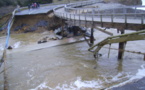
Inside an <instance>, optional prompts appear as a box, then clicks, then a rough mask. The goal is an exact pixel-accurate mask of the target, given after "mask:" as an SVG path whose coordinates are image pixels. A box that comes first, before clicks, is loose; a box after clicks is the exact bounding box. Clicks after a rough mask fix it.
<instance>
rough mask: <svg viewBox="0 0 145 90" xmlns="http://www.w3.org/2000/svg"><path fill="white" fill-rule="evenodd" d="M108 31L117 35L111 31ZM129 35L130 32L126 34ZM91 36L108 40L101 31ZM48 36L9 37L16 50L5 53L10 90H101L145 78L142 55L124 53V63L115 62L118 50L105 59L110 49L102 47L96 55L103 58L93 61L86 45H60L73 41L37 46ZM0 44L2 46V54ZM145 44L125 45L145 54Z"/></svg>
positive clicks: (0, 80) (98, 39)
mask: <svg viewBox="0 0 145 90" xmlns="http://www.w3.org/2000/svg"><path fill="white" fill-rule="evenodd" d="M108 31H110V32H113V33H114V34H115V35H116V34H117V31H116V30H114V29H113V30H112V29H110V30H108ZM129 32H132V31H127V33H129ZM94 33H95V39H96V41H95V43H97V42H99V41H101V40H103V39H104V38H106V37H108V35H106V34H104V33H102V32H100V31H95V32H94ZM48 34H49V33H47V32H45V33H41V34H38V33H37V34H34V33H33V34H32V33H29V34H19V35H12V36H11V45H12V46H13V47H15V49H13V50H12V51H8V52H7V53H8V54H7V63H6V67H7V68H9V67H10V68H9V69H8V70H7V75H8V83H9V89H10V90H100V89H109V88H110V87H113V86H115V85H120V84H122V83H124V82H131V81H132V80H134V79H139V78H142V77H143V76H145V75H144V74H143V73H144V72H145V62H144V60H143V57H144V56H143V55H139V54H133V53H128V52H125V55H124V60H123V61H118V60H117V53H118V51H116V50H111V52H110V56H109V58H108V51H109V50H108V49H107V48H102V49H101V51H100V52H99V53H101V54H102V56H101V57H99V59H98V61H96V60H95V59H94V57H93V54H92V53H91V52H89V51H88V48H89V46H88V45H87V43H86V42H80V43H74V44H68V45H59V44H62V42H63V43H67V42H69V41H71V40H76V39H74V38H68V39H63V40H57V41H49V42H47V43H45V44H37V41H38V40H39V39H40V38H41V37H42V36H46V35H48ZM3 38H4V37H3ZM3 38H0V41H1V42H4V39H3ZM3 44H4V43H1V50H0V51H1V52H2V47H3ZM144 44H145V42H144V40H140V41H133V42H128V43H127V46H126V50H131V51H140V52H145V51H144V50H145V47H144ZM49 45H50V47H49ZM56 45H59V46H56ZM51 46H53V47H51ZM34 47H38V48H37V49H36V48H34ZM43 47H44V48H43ZM46 47H47V48H46ZM104 47H109V45H106V46H104ZM111 47H112V48H118V44H112V46H111ZM0 69H2V68H0ZM2 89H3V74H0V90H2Z"/></svg>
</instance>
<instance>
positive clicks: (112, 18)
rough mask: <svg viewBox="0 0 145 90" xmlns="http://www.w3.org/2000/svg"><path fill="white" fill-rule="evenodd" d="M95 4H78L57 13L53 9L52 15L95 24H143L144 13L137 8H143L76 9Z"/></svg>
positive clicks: (144, 20) (67, 6)
mask: <svg viewBox="0 0 145 90" xmlns="http://www.w3.org/2000/svg"><path fill="white" fill-rule="evenodd" d="M94 3H97V2H96V1H94V2H90V1H89V2H88V1H85V2H79V3H72V4H68V5H66V6H64V10H65V12H59V11H57V9H58V8H57V9H54V14H55V15H56V16H58V17H60V18H63V19H69V20H82V21H93V22H94V21H97V22H101V23H103V22H111V23H116V22H117V23H125V24H127V23H135V24H145V11H143V10H139V9H138V8H145V6H122V7H119V8H112V9H107V10H100V9H99V8H77V7H81V6H84V5H90V4H94ZM134 20H136V21H134Z"/></svg>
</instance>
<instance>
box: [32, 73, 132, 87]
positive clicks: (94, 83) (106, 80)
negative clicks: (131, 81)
mask: <svg viewBox="0 0 145 90" xmlns="http://www.w3.org/2000/svg"><path fill="white" fill-rule="evenodd" d="M101 77H102V78H103V79H97V80H90V81H86V80H82V78H81V77H77V78H76V80H75V81H74V82H71V83H64V84H58V85H57V86H56V87H54V88H52V87H50V86H47V84H46V82H43V83H42V84H40V85H38V86H37V87H36V88H35V89H30V90H43V89H49V90H82V89H103V88H105V87H106V86H105V84H110V83H114V82H119V81H120V80H122V79H126V78H129V77H130V75H129V74H127V73H123V72H122V73H118V74H117V75H115V76H108V77H107V76H101Z"/></svg>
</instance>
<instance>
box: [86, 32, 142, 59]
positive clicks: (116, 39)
mask: <svg viewBox="0 0 145 90" xmlns="http://www.w3.org/2000/svg"><path fill="white" fill-rule="evenodd" d="M122 33H123V31H122ZM144 39H145V30H142V31H138V32H134V33H129V34H122V35H117V36H112V37H108V38H106V39H104V40H103V41H101V42H99V43H97V44H96V45H93V46H92V47H90V48H89V49H88V50H89V51H92V50H94V51H93V53H94V57H95V58H96V57H98V55H99V54H98V52H99V50H100V49H101V48H102V47H103V46H104V45H106V44H112V43H120V45H119V49H117V50H118V52H119V53H118V59H122V58H123V52H124V51H126V50H124V48H125V44H126V43H127V41H135V40H144ZM130 52H132V53H137V54H143V55H144V60H145V53H141V52H135V51H130Z"/></svg>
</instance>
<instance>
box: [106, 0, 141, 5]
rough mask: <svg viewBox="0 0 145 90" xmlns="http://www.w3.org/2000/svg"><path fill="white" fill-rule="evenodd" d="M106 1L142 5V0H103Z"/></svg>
mask: <svg viewBox="0 0 145 90" xmlns="http://www.w3.org/2000/svg"><path fill="white" fill-rule="evenodd" d="M104 1H106V2H115V3H121V4H125V5H142V0H104Z"/></svg>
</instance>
